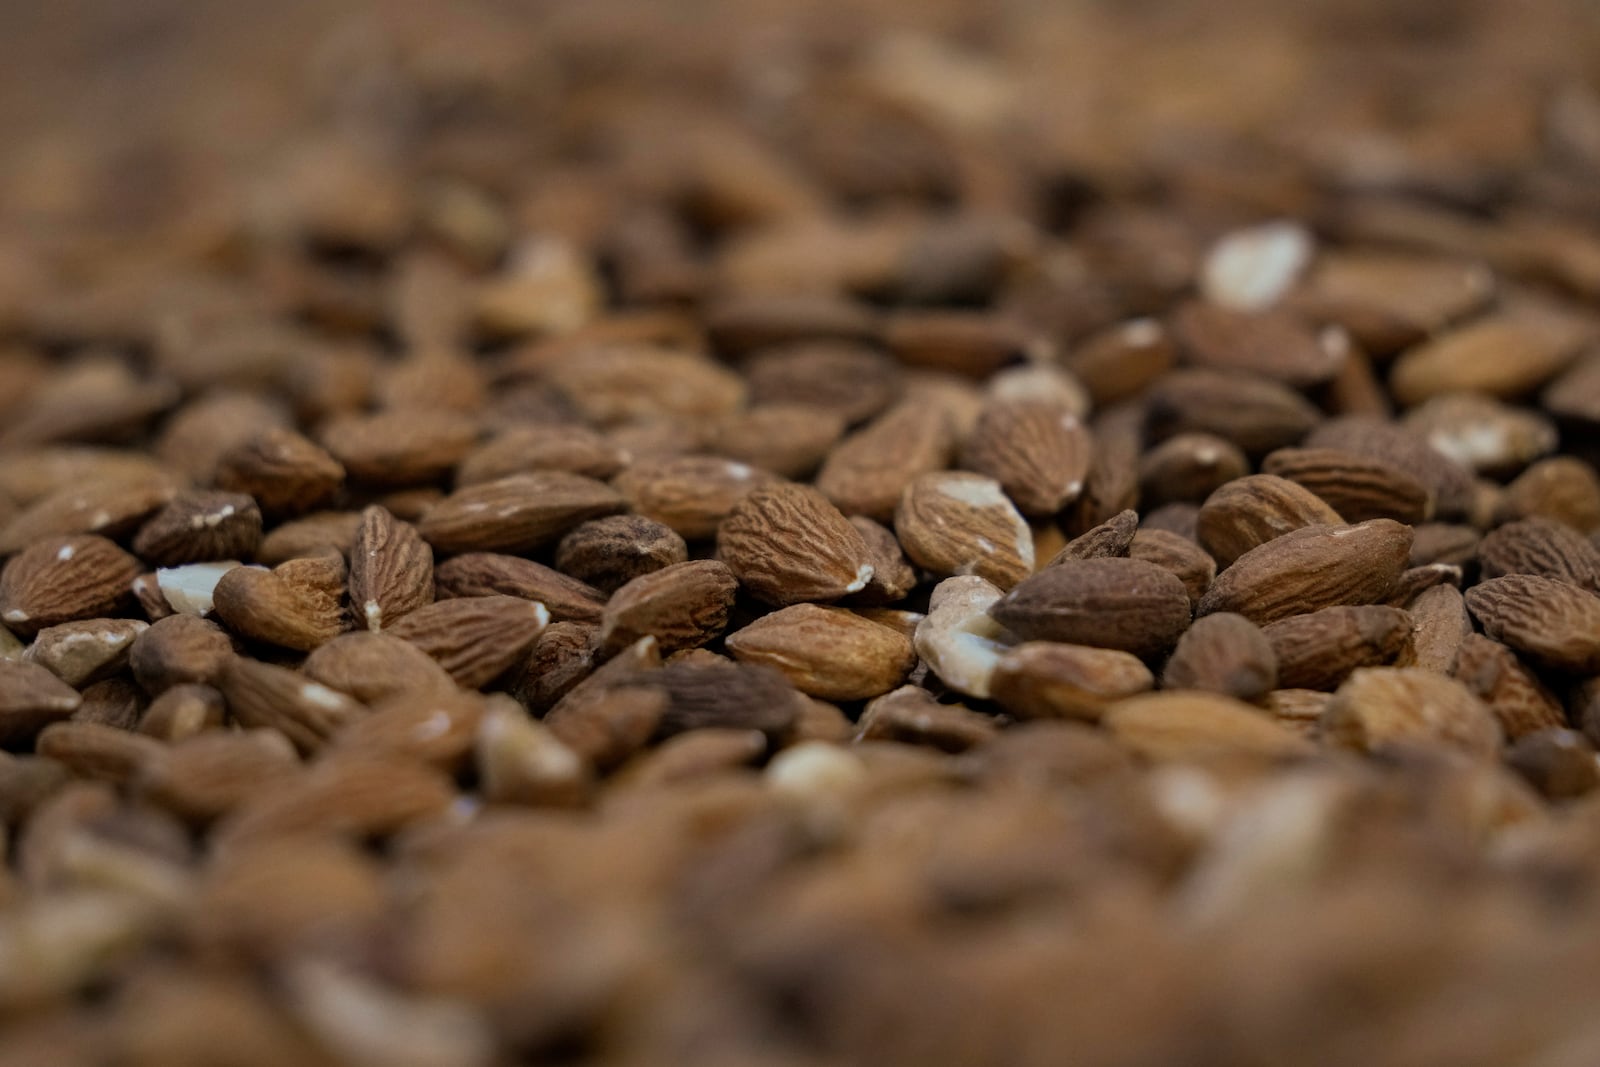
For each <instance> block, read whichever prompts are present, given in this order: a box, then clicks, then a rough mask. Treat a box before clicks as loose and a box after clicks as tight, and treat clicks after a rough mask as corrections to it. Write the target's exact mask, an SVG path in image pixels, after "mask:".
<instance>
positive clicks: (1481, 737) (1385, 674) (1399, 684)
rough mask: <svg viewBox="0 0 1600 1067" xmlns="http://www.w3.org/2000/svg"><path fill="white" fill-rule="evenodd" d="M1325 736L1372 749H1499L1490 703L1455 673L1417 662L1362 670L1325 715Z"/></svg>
mask: <svg viewBox="0 0 1600 1067" xmlns="http://www.w3.org/2000/svg"><path fill="white" fill-rule="evenodd" d="M1322 731H1323V736H1325V737H1327V738H1328V739H1329V740H1330V741H1332V742H1334V743H1336V744H1339V745H1342V746H1344V747H1347V748H1355V749H1360V750H1362V751H1367V752H1372V751H1376V750H1380V749H1383V748H1386V747H1389V746H1393V745H1443V746H1446V747H1449V748H1454V749H1459V750H1461V751H1464V752H1467V753H1469V754H1471V755H1474V756H1479V757H1483V758H1489V759H1492V758H1494V757H1495V756H1496V755H1497V754H1498V753H1499V751H1500V747H1501V743H1502V737H1501V731H1500V725H1499V724H1498V723H1497V722H1496V721H1495V718H1494V715H1493V713H1492V712H1490V710H1489V708H1488V706H1487V705H1486V704H1484V702H1483V701H1481V700H1479V699H1478V698H1477V697H1476V696H1475V695H1473V693H1472V692H1471V691H1470V690H1468V689H1467V688H1466V687H1465V686H1463V685H1462V684H1461V683H1460V682H1457V681H1456V680H1455V679H1453V678H1446V677H1445V676H1444V675H1441V674H1435V673H1433V672H1431V671H1423V670H1418V669H1416V668H1414V667H1409V668H1408V667H1371V668H1366V669H1364V670H1358V671H1356V672H1355V673H1354V674H1352V675H1351V676H1350V677H1349V679H1348V680H1346V681H1345V683H1344V684H1343V685H1341V686H1340V687H1339V689H1338V691H1337V692H1336V693H1335V694H1334V696H1333V701H1332V703H1330V704H1329V705H1328V709H1327V711H1326V712H1325V713H1324V714H1323V716H1322Z"/></svg>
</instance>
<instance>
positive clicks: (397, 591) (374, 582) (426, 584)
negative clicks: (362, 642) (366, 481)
mask: <svg viewBox="0 0 1600 1067" xmlns="http://www.w3.org/2000/svg"><path fill="white" fill-rule="evenodd" d="M431 603H433V549H431V548H429V547H428V545H427V543H426V542H424V541H423V540H422V538H421V536H420V535H418V533H417V529H416V527H415V526H412V525H411V524H410V523H408V522H401V521H400V520H399V519H397V518H395V517H394V515H393V514H391V513H390V512H389V510H388V509H387V508H383V507H379V506H377V505H374V506H372V507H370V508H367V509H366V510H365V511H363V512H362V513H361V525H359V526H358V527H356V540H355V544H354V545H352V546H351V548H350V608H351V611H352V612H353V613H354V614H355V616H356V618H357V619H358V620H359V621H360V623H362V624H365V626H366V628H367V629H369V630H374V631H376V630H381V629H383V627H384V626H386V625H391V624H393V623H394V621H395V620H396V619H399V618H400V617H401V616H403V615H406V614H407V613H409V612H412V611H415V610H417V609H418V608H420V607H423V606H424V605H427V604H431Z"/></svg>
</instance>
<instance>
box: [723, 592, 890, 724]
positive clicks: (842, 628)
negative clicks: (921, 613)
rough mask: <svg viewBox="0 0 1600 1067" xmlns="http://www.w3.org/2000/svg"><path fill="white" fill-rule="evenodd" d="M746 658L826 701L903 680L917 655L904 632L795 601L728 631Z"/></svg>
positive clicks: (859, 696) (857, 696) (734, 649)
mask: <svg viewBox="0 0 1600 1067" xmlns="http://www.w3.org/2000/svg"><path fill="white" fill-rule="evenodd" d="M727 646H728V652H729V653H730V654H732V656H733V658H734V659H736V660H739V661H740V662H741V663H759V664H765V665H766V666H769V667H772V668H774V669H775V670H777V671H778V672H779V673H780V674H782V675H783V676H784V677H786V678H788V679H789V681H790V683H792V684H793V685H794V687H795V688H796V689H798V690H800V692H802V693H805V694H807V695H808V696H814V697H820V698H821V699H823V700H838V701H849V700H865V699H867V698H869V697H875V696H878V695H879V694H881V693H886V692H888V691H889V690H890V689H893V688H894V687H895V686H897V685H899V684H900V683H901V681H903V680H904V679H905V676H906V675H907V674H909V673H910V672H911V668H912V667H914V666H915V665H916V662H917V654H916V653H915V652H914V651H912V648H911V641H910V640H909V639H908V638H906V637H905V636H904V635H903V634H900V633H897V632H896V631H894V630H892V629H890V628H888V627H886V626H880V625H879V624H878V623H875V622H870V621H868V620H867V619H864V618H862V617H861V616H859V615H857V614H855V613H854V612H851V611H848V610H846V609H844V608H825V607H821V606H820V605H817V604H794V605H792V606H790V607H787V608H783V609H781V610H779V611H775V612H773V613H772V614H770V615H765V616H763V617H761V618H759V619H757V620H756V621H755V622H753V623H751V624H750V625H749V626H746V627H744V628H743V629H741V630H736V631H734V632H733V633H731V634H729V635H728V638H727Z"/></svg>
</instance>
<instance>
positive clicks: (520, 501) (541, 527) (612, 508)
mask: <svg viewBox="0 0 1600 1067" xmlns="http://www.w3.org/2000/svg"><path fill="white" fill-rule="evenodd" d="M623 507H624V502H623V498H622V497H621V496H620V495H618V494H617V492H616V491H615V490H613V489H612V488H611V487H609V486H607V485H606V484H605V483H603V482H597V481H595V480H594V479H592V478H585V477H583V476H582V475H578V474H568V473H566V472H564V471H536V472H534V473H532V474H519V475H515V476H513V477H510V478H501V479H499V480H498V481H493V482H484V483H483V484H481V485H473V486H468V487H466V488H464V489H458V490H456V491H455V492H454V493H452V494H450V495H449V496H448V497H446V498H445V499H444V500H443V501H441V502H440V503H439V505H438V506H437V507H435V508H434V509H433V510H432V511H430V512H428V514H427V515H425V516H423V518H422V521H421V522H420V523H418V527H417V528H418V532H419V533H421V534H422V537H423V540H425V541H427V542H428V543H429V544H431V545H432V546H433V547H434V549H435V550H436V551H438V552H448V553H456V552H513V553H515V552H529V551H532V550H534V549H537V548H540V547H542V546H543V545H546V544H548V543H550V542H552V541H554V540H556V539H557V538H559V537H560V536H561V535H562V534H564V533H566V532H567V531H568V530H570V529H571V528H572V527H574V526H576V525H578V524H579V523H581V522H584V521H586V520H588V519H595V518H599V517H600V516H602V515H610V514H613V513H615V512H618V511H621V510H622V509H623Z"/></svg>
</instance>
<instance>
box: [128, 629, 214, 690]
mask: <svg viewBox="0 0 1600 1067" xmlns="http://www.w3.org/2000/svg"><path fill="white" fill-rule="evenodd" d="M233 652H234V649H233V642H232V641H231V640H230V639H229V637H228V635H227V634H225V633H223V632H222V628H221V627H220V626H218V625H217V624H216V623H214V622H211V621H210V620H209V619H202V618H199V617H198V616H195V615H173V616H170V617H168V618H165V619H160V620H158V621H156V622H155V623H154V624H153V625H152V626H151V627H150V628H149V629H148V630H145V631H144V632H142V633H140V634H139V635H138V636H137V637H136V638H134V641H133V644H132V645H131V646H130V647H129V649H128V663H129V666H131V667H132V668H133V676H134V678H135V679H137V680H138V682H139V684H140V685H141V686H143V687H144V690H145V692H147V693H149V694H151V695H152V696H155V695H157V694H159V693H161V692H163V691H164V690H167V689H170V688H171V687H173V686H175V685H185V684H190V683H194V682H205V683H212V682H214V681H215V680H216V678H217V676H218V674H219V673H220V672H221V670H222V668H223V666H224V665H225V664H226V663H227V662H228V660H229V659H231V658H232V656H233Z"/></svg>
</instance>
